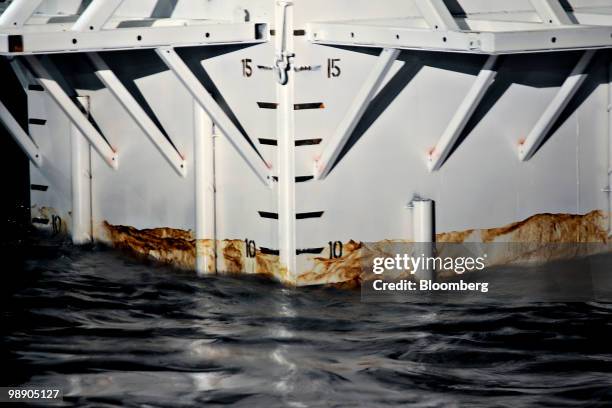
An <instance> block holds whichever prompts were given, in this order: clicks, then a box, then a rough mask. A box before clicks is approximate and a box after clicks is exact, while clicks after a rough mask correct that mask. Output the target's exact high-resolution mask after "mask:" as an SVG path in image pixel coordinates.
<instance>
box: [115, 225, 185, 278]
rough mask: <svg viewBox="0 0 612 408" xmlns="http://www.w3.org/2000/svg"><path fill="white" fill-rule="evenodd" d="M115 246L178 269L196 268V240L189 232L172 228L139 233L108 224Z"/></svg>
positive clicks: (145, 230)
mask: <svg viewBox="0 0 612 408" xmlns="http://www.w3.org/2000/svg"><path fill="white" fill-rule="evenodd" d="M104 227H105V228H106V230H107V232H108V234H109V237H110V240H111V242H112V244H113V246H114V247H116V248H119V249H122V250H126V251H129V252H130V253H132V254H135V255H139V256H143V257H145V258H147V259H150V260H154V261H157V262H161V263H165V264H170V265H172V266H175V267H177V268H181V269H187V270H193V269H195V255H196V247H195V240H194V239H193V236H192V234H191V233H190V232H189V231H183V230H177V229H172V228H154V229H144V230H138V229H136V228H133V227H126V226H122V225H110V224H109V223H107V222H105V223H104Z"/></svg>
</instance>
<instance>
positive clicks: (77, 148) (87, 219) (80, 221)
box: [70, 96, 92, 245]
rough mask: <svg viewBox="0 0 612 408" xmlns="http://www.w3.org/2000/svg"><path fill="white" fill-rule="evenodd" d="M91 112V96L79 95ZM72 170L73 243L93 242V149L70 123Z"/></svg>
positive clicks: (81, 102)
mask: <svg viewBox="0 0 612 408" xmlns="http://www.w3.org/2000/svg"><path fill="white" fill-rule="evenodd" d="M77 99H78V101H79V103H80V104H81V106H83V107H84V109H85V112H86V113H87V114H89V98H88V97H82V96H80V97H77ZM70 153H71V154H70V170H71V173H72V174H71V176H72V177H71V178H72V228H71V235H72V243H73V244H75V245H83V244H87V243H90V242H91V238H92V224H91V149H90V148H89V142H88V141H87V139H86V138H85V137H84V136H83V134H82V133H81V131H80V130H79V128H78V127H77V126H76V125H75V124H74V122H73V123H71V124H70Z"/></svg>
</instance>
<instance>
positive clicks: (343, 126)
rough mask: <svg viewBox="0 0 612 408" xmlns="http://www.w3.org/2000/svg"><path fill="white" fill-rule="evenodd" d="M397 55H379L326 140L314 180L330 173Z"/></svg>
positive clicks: (390, 51) (386, 52)
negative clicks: (349, 105)
mask: <svg viewBox="0 0 612 408" xmlns="http://www.w3.org/2000/svg"><path fill="white" fill-rule="evenodd" d="M399 54H400V51H399V50H396V49H390V48H385V49H383V50H382V52H381V53H380V56H379V57H378V60H377V61H376V64H375V65H374V69H373V70H372V72H371V73H370V76H369V77H368V78H367V79H366V81H365V83H364V84H363V85H362V87H361V89H360V90H359V93H358V94H357V96H356V97H355V99H354V100H353V103H352V104H351V107H350V108H349V110H348V112H347V114H346V115H345V116H344V119H343V120H342V122H340V125H339V126H338V128H337V129H336V131H335V133H334V134H333V135H332V136H331V137H330V138H329V139H328V140H326V142H325V145H324V146H323V150H322V153H321V156H320V157H319V158H318V159H317V161H316V162H315V165H314V172H315V178H316V179H323V178H325V177H327V175H328V174H329V172H330V171H331V169H332V167H333V166H334V163H335V162H336V160H337V159H338V156H339V155H340V153H341V152H342V149H343V148H344V146H345V145H346V143H347V142H348V140H349V138H350V137H351V135H352V134H353V131H354V130H355V128H356V127H357V125H358V124H359V121H360V120H361V118H362V117H363V114H364V113H365V111H366V109H367V108H368V106H369V105H370V102H371V101H372V99H373V98H374V96H375V95H376V92H377V91H378V89H379V88H380V86H381V84H382V82H383V80H384V79H385V77H386V76H387V74H388V73H389V70H390V69H391V67H392V66H393V63H394V62H395V60H396V59H397V57H398V56H399Z"/></svg>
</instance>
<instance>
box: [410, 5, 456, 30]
mask: <svg viewBox="0 0 612 408" xmlns="http://www.w3.org/2000/svg"><path fill="white" fill-rule="evenodd" d="M415 3H416V6H417V8H418V9H419V11H420V12H421V15H422V16H423V18H424V19H425V21H427V24H428V25H429V27H430V28H431V29H434V30H445V31H449V30H455V31H456V30H459V26H458V25H457V22H456V21H455V18H454V17H453V15H452V14H451V12H450V11H449V10H448V7H446V4H444V0H415Z"/></svg>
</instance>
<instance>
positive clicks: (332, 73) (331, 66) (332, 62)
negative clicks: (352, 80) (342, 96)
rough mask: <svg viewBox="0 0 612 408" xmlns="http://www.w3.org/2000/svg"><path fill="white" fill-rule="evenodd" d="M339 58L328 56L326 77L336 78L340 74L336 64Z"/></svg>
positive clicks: (340, 71)
mask: <svg viewBox="0 0 612 408" xmlns="http://www.w3.org/2000/svg"><path fill="white" fill-rule="evenodd" d="M338 62H340V59H339V58H329V59H328V60H327V77H328V78H338V77H339V76H340V74H342V70H341V69H340V67H339V66H338Z"/></svg>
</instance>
